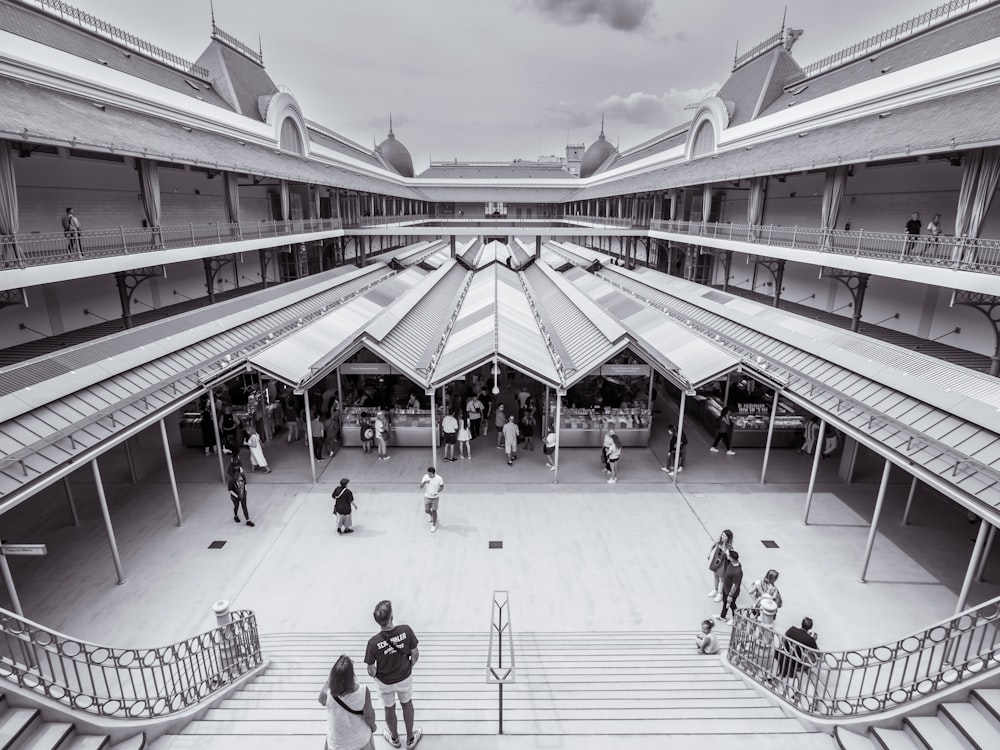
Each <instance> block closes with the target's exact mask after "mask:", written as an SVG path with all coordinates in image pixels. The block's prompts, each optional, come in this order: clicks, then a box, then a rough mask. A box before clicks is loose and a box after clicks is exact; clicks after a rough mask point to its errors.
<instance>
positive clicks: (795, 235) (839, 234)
mask: <svg viewBox="0 0 1000 750" xmlns="http://www.w3.org/2000/svg"><path fill="white" fill-rule="evenodd" d="M650 229H651V230H653V231H659V232H672V233H674V234H686V235H690V236H692V237H705V238H711V239H720V240H732V241H734V242H749V243H755V244H759V245H762V246H764V245H770V246H773V247H788V248H795V249H797V250H812V251H814V252H821V253H832V254H836V255H849V256H854V257H856V258H877V259H879V260H889V261H895V262H897V263H912V264H916V265H922V266H938V267H944V268H954V269H957V270H962V271H977V272H979V273H1000V241H998V240H992V239H990V240H986V239H970V238H967V237H945V236H944V235H941V236H938V237H931V236H930V235H923V234H922V235H909V234H896V233H890V232H866V231H865V230H863V229H859V230H853V229H852V230H844V229H817V228H814V227H787V226H777V225H773V224H767V225H750V224H723V223H719V222H711V223H702V222H698V221H653V222H651V223H650Z"/></svg>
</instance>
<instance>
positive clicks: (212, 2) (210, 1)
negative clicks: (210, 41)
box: [208, 0, 215, 31]
mask: <svg viewBox="0 0 1000 750" xmlns="http://www.w3.org/2000/svg"><path fill="white" fill-rule="evenodd" d="M208 7H209V8H211V9H212V31H215V0H208Z"/></svg>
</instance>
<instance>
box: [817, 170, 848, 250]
mask: <svg viewBox="0 0 1000 750" xmlns="http://www.w3.org/2000/svg"><path fill="white" fill-rule="evenodd" d="M847 170H848V167H831V168H830V169H827V170H826V178H825V179H824V180H823V203H822V206H821V216H820V222H821V224H822V227H821V228H822V229H823V246H824V247H830V238H831V236H832V232H833V230H834V229H836V228H837V215H838V214H839V213H840V203H841V201H842V200H843V199H844V191H845V190H846V189H847Z"/></svg>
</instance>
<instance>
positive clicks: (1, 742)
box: [0, 700, 41, 750]
mask: <svg viewBox="0 0 1000 750" xmlns="http://www.w3.org/2000/svg"><path fill="white" fill-rule="evenodd" d="M40 722H41V717H40V715H39V713H38V710H37V709H34V708H12V707H10V706H8V705H7V702H6V700H4V701H3V704H2V706H0V749H2V750H7V749H8V748H11V749H13V748H16V747H17V743H18V741H20V740H21V738H23V737H24V736H26V735H27V734H29V733H30V732H31V731H33V729H34V726H33V725H34V724H36V723H40Z"/></svg>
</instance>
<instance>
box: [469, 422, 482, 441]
mask: <svg viewBox="0 0 1000 750" xmlns="http://www.w3.org/2000/svg"><path fill="white" fill-rule="evenodd" d="M482 421H483V420H482V418H479V419H470V420H469V435H470V436H471V437H472V438H477V437H479V425H480V424H482Z"/></svg>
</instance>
